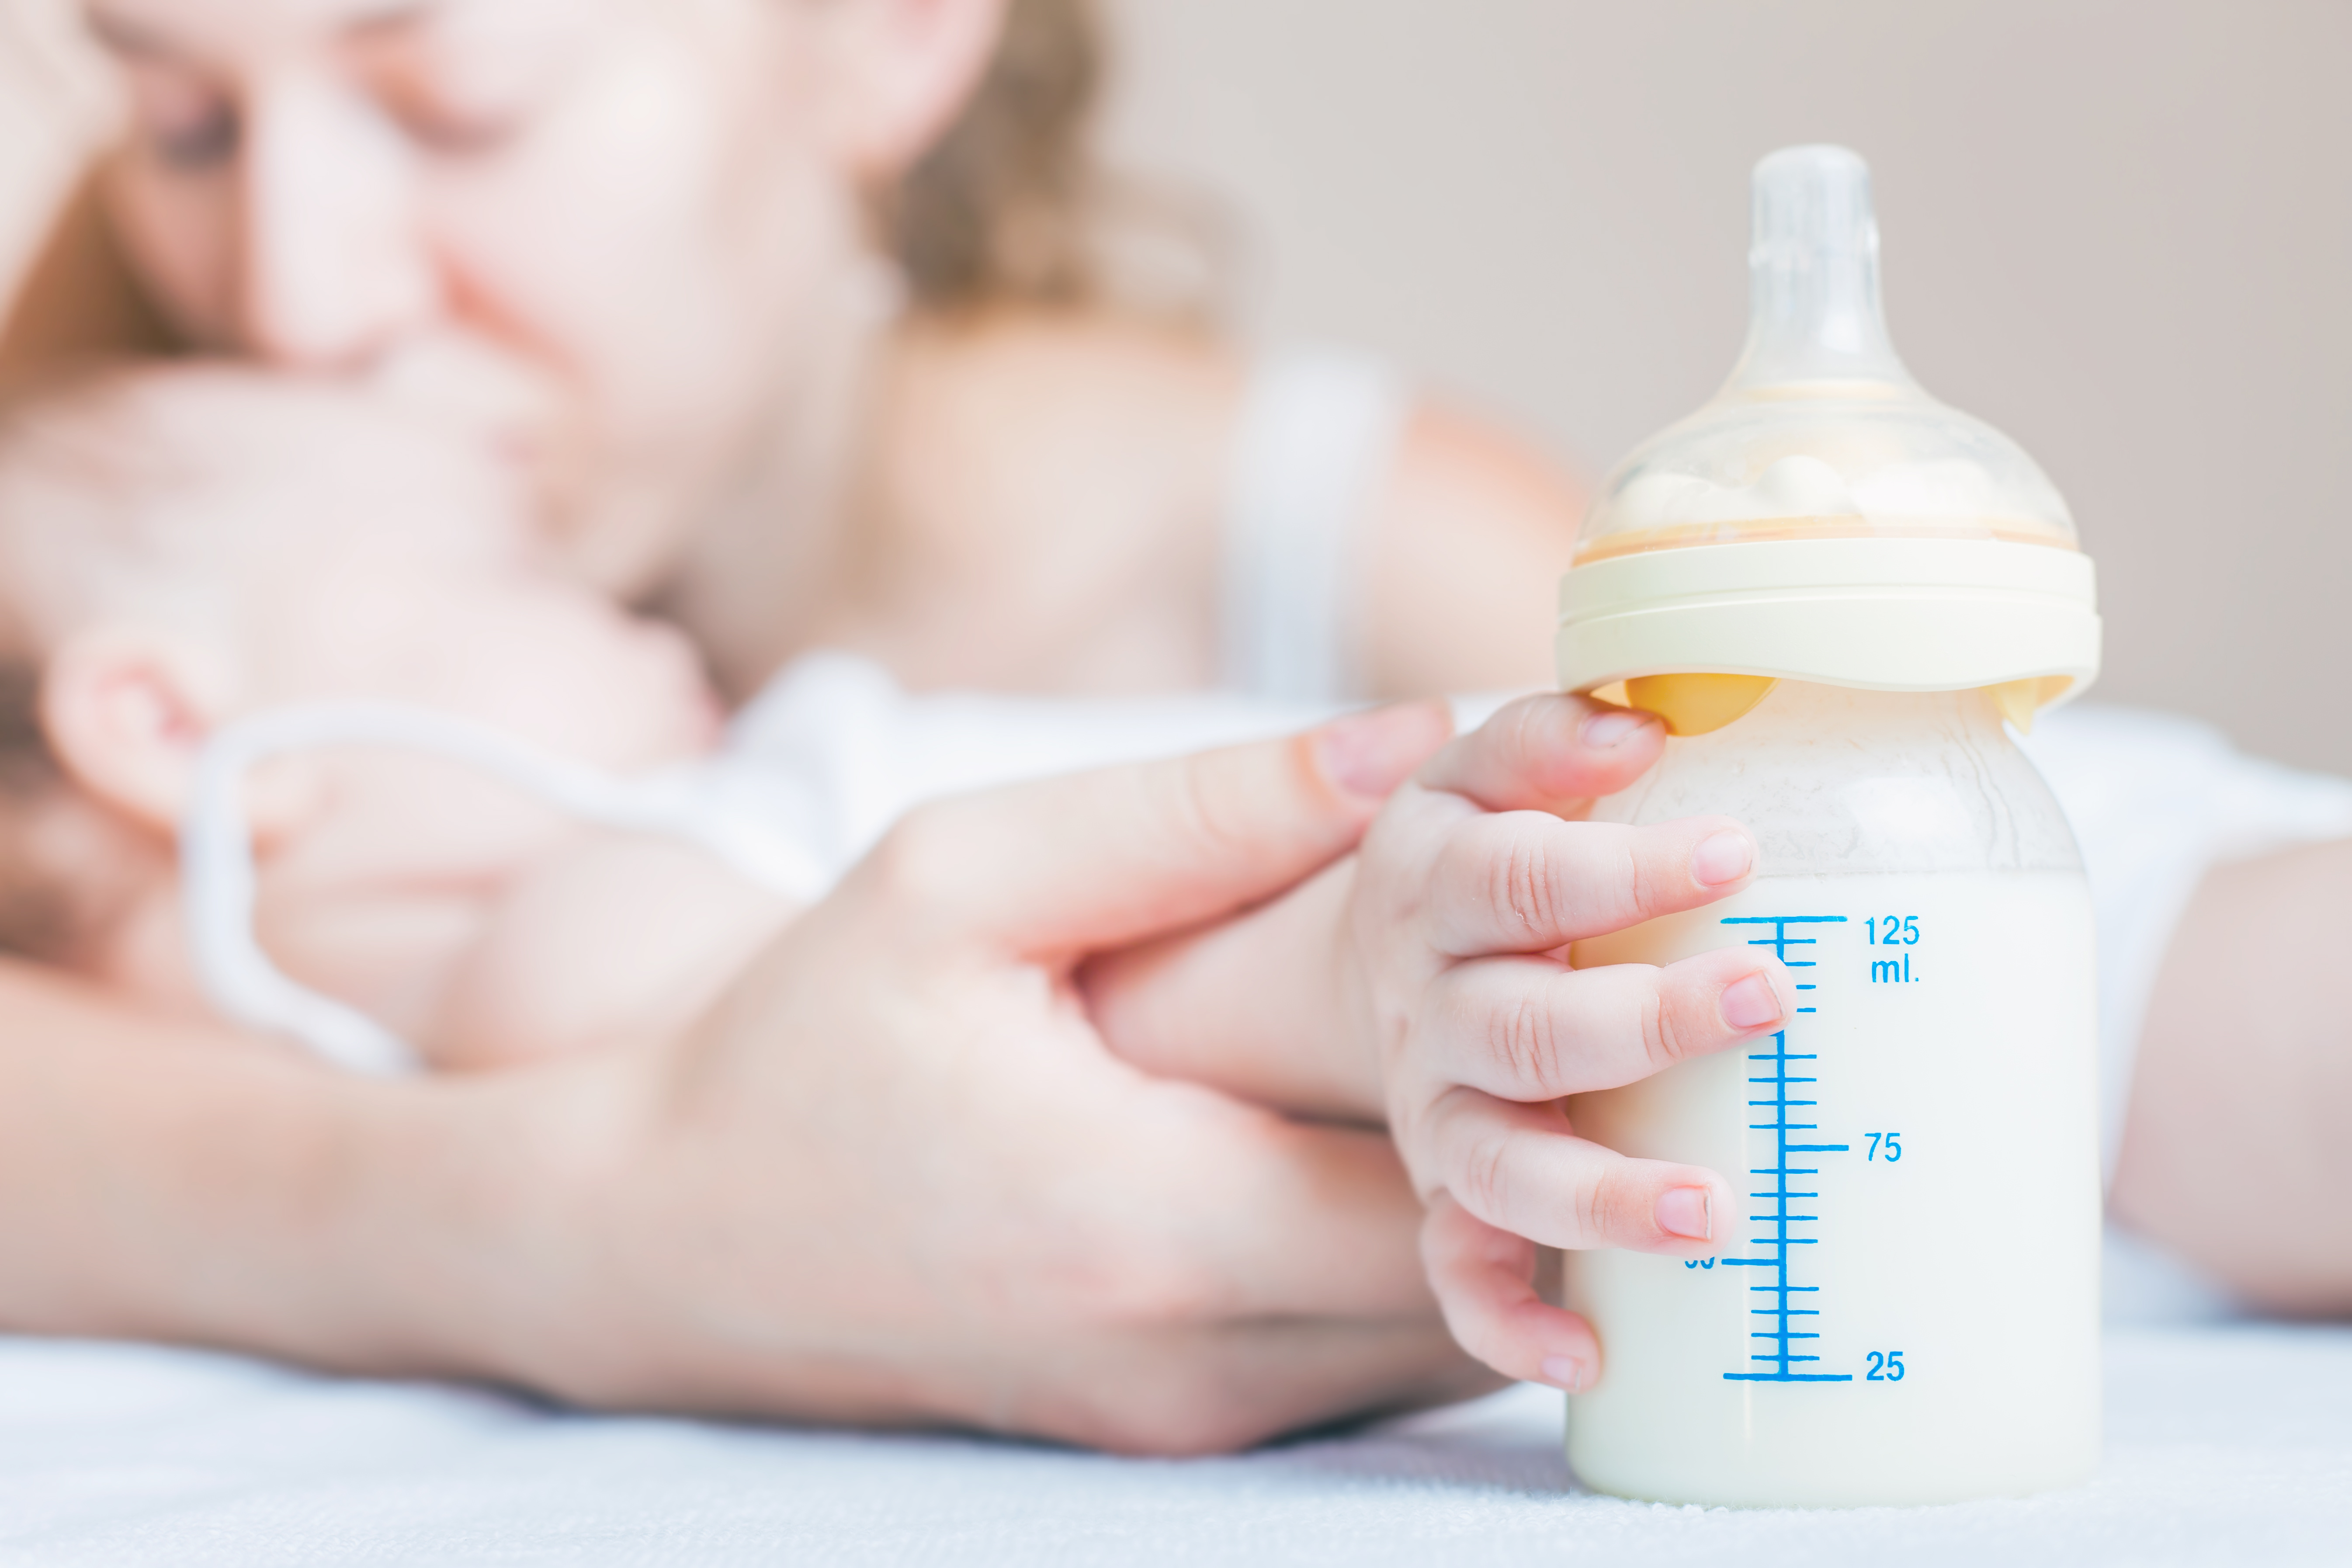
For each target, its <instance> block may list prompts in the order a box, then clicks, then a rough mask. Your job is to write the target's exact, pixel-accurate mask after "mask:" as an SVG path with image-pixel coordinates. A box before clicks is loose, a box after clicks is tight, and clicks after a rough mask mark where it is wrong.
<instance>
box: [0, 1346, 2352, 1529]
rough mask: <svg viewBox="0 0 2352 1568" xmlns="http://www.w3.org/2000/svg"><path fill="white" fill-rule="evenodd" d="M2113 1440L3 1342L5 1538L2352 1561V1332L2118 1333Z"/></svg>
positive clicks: (1533, 1405) (1, 1502)
mask: <svg viewBox="0 0 2352 1568" xmlns="http://www.w3.org/2000/svg"><path fill="white" fill-rule="evenodd" d="M2107 1375H2108V1394H2107V1411H2108V1438H2107V1460H2106V1466H2105V1469H2104V1471H2103V1472H2102V1473H2101V1475H2100V1476H2099V1478H2098V1479H2097V1480H2096V1481H2095V1482H2094V1483H2093V1484H2092V1485H2090V1486H2088V1487H2084V1488H2082V1489H2077V1490H2074V1491H2069V1492H2062V1493H2057V1494H2053V1495H2051V1496H2046V1497H2041V1498H2032V1499H2027V1500H2019V1501H2004V1502H1983V1503H1970V1504H1965V1505H1961V1506H1958V1507H1950V1508H1937V1509H1920V1510H1892V1509H1871V1510H1859V1511H1854V1512H1846V1513H1794V1512H1786V1513H1783V1512H1732V1511H1728V1510H1702V1509H1685V1508H1662V1507H1652V1506H1648V1505H1644V1504H1639V1503H1627V1502H1620V1501H1616V1500H1611V1499H1606V1498H1598V1497H1592V1496H1589V1495H1585V1494H1582V1493H1580V1492H1578V1491H1576V1490H1575V1489H1573V1488H1572V1486H1571V1484H1570V1480H1569V1478H1568V1476H1567V1473H1566V1470H1565V1468H1564V1467H1563V1465H1562V1463H1561V1460H1560V1457H1559V1432H1560V1408H1559V1396H1558V1395H1556V1394H1549V1393H1546V1392H1544V1391H1542V1390H1539V1389H1534V1388H1519V1389H1515V1390H1512V1391H1509V1392H1507V1393H1505V1394H1497V1395H1496V1396H1495V1397H1493V1398H1491V1399H1487V1400H1483V1401H1480V1402H1478V1403H1476V1404H1475V1405H1462V1406H1459V1407H1456V1408H1454V1409H1452V1410H1446V1411H1440V1412H1436V1413H1433V1414H1431V1415H1421V1416H1416V1417H1412V1418H1411V1419H1409V1420H1405V1421H1400V1422H1393V1423H1390V1424H1388V1425H1386V1426H1381V1427H1376V1428H1373V1429H1370V1430H1368V1431H1365V1432H1361V1433H1357V1434H1353V1435H1349V1436H1338V1437H1331V1438H1327V1439H1322V1440H1318V1441H1312V1442H1302V1443H1296V1444H1291V1445H1287V1446H1285V1447H1277V1448H1272V1449H1267V1450H1265V1451H1263V1452H1260V1453H1256V1454H1251V1455H1247V1456H1244V1457H1241V1458H1229V1459H1210V1460H1195V1461H1190V1462H1184V1463H1147V1462H1139V1461H1135V1460H1122V1459H1112V1458H1101V1457H1098V1456H1095V1455H1087V1454H1076V1453H1069V1452H1065V1451H1061V1450H1057V1449H1049V1448H1039V1447H1023V1446H1019V1445H1014V1444H1003V1443H990V1442H983V1441H978V1440H964V1439H955V1438H942V1437H879V1436H856V1435H850V1434H842V1433H832V1432H810V1431H793V1430H778V1429H763V1428H756V1427H745V1426H731V1427H730V1426H713V1425H705V1424H700V1423H695V1422H685V1421H655V1420H619V1419H610V1418H599V1417H591V1416H582V1415H567V1414H561V1413H555V1412H551V1411H548V1410H545V1409H542V1408H540V1407H537V1406H534V1405H529V1404H525V1403H520V1402H517V1401H512V1400H509V1399H505V1398H500V1397H497V1396H494V1395H490V1394H480V1393H476V1392H471V1391H466V1390H456V1389H446V1388H432V1387H404V1386H394V1385H387V1384H368V1383H340V1382H333V1381H329V1380H322V1379H317V1378H311V1377H307V1376H304V1375H301V1374H299V1373H291V1372H287V1371H284V1370H282V1369H279V1368H276V1367H271V1366H268V1365H264V1364H261V1363H253V1362H247V1361H241V1360H237V1359H236V1358H232V1357H226V1356H213V1355H203V1354H194V1353H189V1352H173V1351H165V1350H155V1349H148V1348H142V1347H136V1346H117V1345H90V1344H78V1343H67V1344H58V1343H40V1342H26V1341H0V1562H6V1563H11V1564H14V1563H33V1564H47V1563H61V1564H62V1563H90V1564H104V1565H106V1568H137V1565H140V1564H146V1563H154V1564H170V1565H172V1568H196V1565H200V1564H207V1563H223V1564H235V1565H236V1568H267V1565H269V1564H276V1563H302V1564H319V1563H402V1564H406V1563H501V1564H515V1563H562V1564H565V1565H567V1568H601V1565H604V1564H624V1563H625V1564H633V1565H634V1564H656V1563H658V1564H672V1563H675V1564H692V1565H696V1568H704V1565H721V1564H730V1563H825V1564H834V1563H840V1564H863V1563H925V1564H934V1563H936V1564H950V1565H952V1564H965V1563H970V1564H982V1563H985V1564H1021V1565H1024V1568H1027V1565H1033V1564H1059V1563H1118V1564H1123V1565H1125V1564H1156V1563H1186V1564H1192V1563H1213V1564H1249V1563H1335V1564H1347V1565H1349V1568H1362V1565H1365V1564H1374V1563H1412V1564H1449V1563H1465V1564H1468V1563H1476V1564H1480V1565H1482V1568H1483V1565H1488V1564H1496V1563H1546V1564H1549V1563H1609V1564H1633V1563H1641V1564H1649V1563H1738V1564H1739V1565H1740V1568H1774V1565H1776V1564H1781V1563H1788V1564H1800V1563H1801V1564H1805V1565H1807V1568H1821V1565H1823V1564H1831V1565H1835V1564H1847V1563H1851V1564H1854V1565H1855V1568H1889V1565H1890V1564H1900V1565H1901V1568H1934V1565H1937V1564H1945V1563H1950V1564H1963V1563H1965V1564H1969V1565H1970V1568H1985V1565H1996V1568H2034V1565H2039V1564H2065V1565H2067V1568H2083V1565H2090V1564H2105V1563H2116V1564H2133V1565H2136V1568H2137V1565H2147V1564H2164V1563H2216V1564H2221V1563H2229V1564H2239V1563H2333V1564H2343V1563H2352V1331H2347V1330H2323V1329H2294V1328H2283V1327H2269V1326H2250V1325H2243V1324H2232V1325H2209V1326H2202V1327H2194V1328H2170V1329H2151V1328H2137V1329H2119V1330H2117V1331H2116V1332H2115V1334H2114V1335H2113V1337H2112V1338H2111V1339H2110V1342H2109V1344H2108V1350H2107Z"/></svg>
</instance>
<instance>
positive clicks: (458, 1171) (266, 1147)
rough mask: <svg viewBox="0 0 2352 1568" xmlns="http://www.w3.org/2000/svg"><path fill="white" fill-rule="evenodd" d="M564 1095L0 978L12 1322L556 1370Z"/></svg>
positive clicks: (425, 1364)
mask: <svg viewBox="0 0 2352 1568" xmlns="http://www.w3.org/2000/svg"><path fill="white" fill-rule="evenodd" d="M551 1076H552V1075H551ZM575 1076H576V1075H575ZM566 1092H567V1090H566V1089H563V1088H562V1087H560V1086H558V1085H555V1084H552V1083H549V1082H542V1081H541V1080H540V1079H538V1078H537V1077H536V1076H535V1075H527V1074H520V1073H517V1074H509V1075H501V1076H499V1077H486V1078H478V1079H425V1080H415V1081H408V1082H397V1083H385V1082H379V1081H372V1080H367V1079H357V1078H352V1077H349V1076H346V1075H343V1074H340V1073H335V1072H331V1071H328V1070H326V1069H323V1068H320V1067H318V1066H316V1065H314V1064H312V1063H311V1062H310V1061H308V1060H306V1059H304V1058H299V1057H297V1056H294V1055H292V1054H290V1053H287V1052H281V1051H278V1050H277V1049H274V1048H272V1047H266V1046H260V1045H257V1044H255V1043H254V1042H252V1041H249V1040H247V1039H244V1038H242V1037H237V1036H236V1035H233V1034H230V1033H228V1032H226V1031H225V1030H220V1029H216V1028H213V1027H210V1026H202V1025H191V1024H187V1023H184V1022H180V1021H177V1020H171V1019H163V1018H160V1017H157V1016H152V1015H149V1014H144V1013H140V1012H136V1011H133V1010H131V1009H129V1008H126V1007H124V1006H121V1005H119V1004H116V1003H114V1002H112V1001H111V1000H110V999H109V998H107V997H105V996H103V995H101V994H97V993H95V992H92V991H89V989H87V988H86V987H83V986H81V985H79V984H76V983H74V982H71V981H68V980H64V979H60V978H56V977H52V976H49V975H47V974H44V973H40V972H38V971H36V970H32V969H28V968H26V967H24V966H22V965H15V964H10V965H6V966H5V967H0V1256H5V1259H6V1265H5V1268H0V1327H5V1328H7V1329H11V1330H15V1331H23V1332H34V1333H52V1334H76V1335H100V1336H130V1337H139V1338H148V1339H159V1340H165V1341H173V1342H187V1343H199V1344H207V1345H216V1346H223V1347H227V1348H233V1349H238V1350H245V1351H253V1352H263V1353H267V1354H271V1355H277V1356H282V1357H287V1358H290V1359H294V1360H299V1361H302V1362H306V1363H311V1364H314V1365H319V1366H322V1367H328V1368H332V1369H336V1370H342V1371H352V1372H368V1373H445V1374H457V1375H471V1376H483V1377H492V1378H513V1379H519V1380H526V1381H540V1380H541V1369H542V1368H544V1367H547V1366H548V1365H549V1364H550V1363H551V1360H552V1358H556V1357H560V1356H561V1355H562V1353H563V1351H564V1347H562V1345H560V1344H555V1343H551V1342H548V1340H547V1338H546V1335H545V1328H546V1325H547V1322H548V1320H549V1317H550V1316H551V1314H549V1313H548V1312H546V1311H545V1310H544V1298H545V1294H546V1292H547V1291H548V1290H549V1289H551V1288H555V1287H558V1286H560V1285H561V1284H562V1271H561V1270H560V1269H557V1270H554V1271H552V1272H550V1271H548V1270H547V1269H545V1268H543V1265H545V1264H546V1263H548V1262H549V1261H550V1260H549V1259H547V1258H544V1257H542V1256H541V1255H540V1254H539V1253H538V1252H537V1251H536V1250H535V1249H536V1248H541V1247H547V1246H549V1245H551V1242H552V1241H553V1240H554V1239H555V1238H556V1237H557V1236H558V1234H559V1233H560V1231H561V1227H560V1226H548V1225H546V1224H545V1223H543V1221H544V1219H545V1217H546V1216H547V1215H549V1214H551V1213H555V1212H560V1211H561V1210H562V1209H563V1208H564V1207H565V1206H566V1205H565V1201H564V1199H563V1198H562V1195H561V1194H562V1190H563V1184H564V1181H565V1178H566V1176H567V1174H568V1173H569V1170H570V1163H569V1162H568V1160H567V1156H566V1155H565V1154H564V1152H563V1148H564V1147H588V1146H590V1145H589V1144H587V1143H585V1142H580V1143H572V1142H566V1140H567V1138H568V1134H566V1133H564V1132H563V1131H562V1130H563V1129H564V1128H565V1126H566V1123H565V1122H564V1121H562V1119H561V1118H560V1117H558V1118H551V1117H549V1116H548V1115H547V1114H546V1111H547V1109H548V1106H549V1104H550V1102H551V1100H559V1101H560V1100H561V1098H562V1095H563V1094H564V1093H566Z"/></svg>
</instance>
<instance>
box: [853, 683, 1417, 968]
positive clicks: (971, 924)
mask: <svg viewBox="0 0 2352 1568" xmlns="http://www.w3.org/2000/svg"><path fill="white" fill-rule="evenodd" d="M1452 730H1453V718H1452V715H1451V713H1450V712H1449V711H1448V710H1447V709H1446V707H1445V705H1444V703H1442V702H1420V703H1403V704H1399V705H1396V706H1393V707H1389V708H1381V709H1375V710H1371V711H1369V712H1364V713H1356V714H1350V715H1349V716H1348V717H1347V718H1344V719H1340V720H1337V721H1334V722H1332V723H1329V724H1326V725H1324V726H1323V727H1322V728H1320V729H1318V730H1314V731H1308V732H1307V733H1306V734H1304V735H1297V736H1293V737H1291V738H1289V739H1286V740H1279V741H1265V742H1257V743H1255V744H1251V745H1243V746H1232V747H1228V748H1226V749H1224V750H1223V751H1216V752H1202V753H1201V754H1199V755H1197V756H1190V757H1178V758H1173V759H1171V760H1168V761H1164V762H1152V763H1135V764H1131V765H1129V766H1126V767H1118V768H1106V769H1103V770H1101V771H1099V772H1097V773H1080V774H1076V775H1073V776H1070V777H1066V778H1055V779H1045V780H1041V781H1036V782H1033V783H1026V784H1012V785H1007V786H1005V787H1003V788H1001V789H996V790H991V791H987V792H984V793H982V794H977V795H967V796H963V797H961V798H958V799H953V800H948V801H942V802H939V803H936V804H934V805H927V806H923V807H920V808H919V809H918V810H916V811H914V812H912V813H910V814H908V816H907V817H906V818H905V819H904V820H903V821H902V822H900V824H899V825H898V826H897V827H896V828H894V829H893V830H892V831H891V833H890V835H889V837H887V838H886V839H885V840H884V841H883V843H882V844H881V846H879V847H877V849H876V850H875V852H874V853H873V854H872V855H870V856H868V857H867V858H866V860H865V861H864V862H863V863H861V864H860V866H859V867H858V868H857V870H856V872H855V873H853V880H852V882H851V884H849V886H850V887H851V888H853V889H869V890H870V889H877V888H878V889H879V890H880V892H881V894H882V896H883V898H884V900H885V907H886V909H887V915H888V918H889V919H890V920H891V921H892V922H893V923H894V924H895V925H896V926H898V928H899V929H900V930H901V931H907V930H909V929H911V930H914V931H921V932H925V933H929V934H931V935H934V936H937V937H941V938H945V939H947V940H950V941H966V942H969V941H972V940H975V939H976V940H978V941H980V942H984V943H985V944H987V945H989V946H991V947H993V948H996V949H998V950H1000V951H1003V952H1011V953H1013V954H1017V955H1020V956H1024V957H1045V956H1049V955H1059V954H1068V953H1084V952H1104V951H1107V950H1109V949H1112V948H1118V947H1124V946H1126V945H1128V944H1129V943H1131V942H1139V941H1142V940H1144V939H1146V938H1149V937H1153V936H1158V935H1160V934H1162V933H1164V932H1167V931H1174V930H1177V929H1179V928H1181V927H1183V926H1188V925H1192V924H1195V923H1197V922H1199V921H1207V920H1213V919H1215V918H1217V917H1219V916H1221V915H1224V914H1229V913H1231V912H1233V911H1234V910H1238V909H1242V908H1245V907H1246V906H1248V905H1251V904H1254V903H1256V902H1258V901H1259V900H1263V899H1265V898H1267V897H1268V896H1270V895H1272V894H1275V893H1277V892H1280V891H1281V890H1282V889H1286V888H1288V887H1290V886H1291V885H1292V884H1294V883H1296V882H1297V881H1299V880H1301V879H1304V878H1306V877H1307V876H1309V875H1311V874H1313V873H1314V872H1315V871H1317V870H1318V869H1319V868H1322V867H1323V866H1325V865H1328V863H1329V862H1330V861H1332V860H1333V859H1335V858H1338V857H1339V856H1340V855H1343V854H1345V853H1347V852H1348V851H1349V849H1352V848H1353V847H1355V845H1356V841H1357V839H1358V838H1359V837H1361V836H1362V834H1363V830H1364V827H1365V826H1366V825H1367V824H1368V823H1370V821H1371V819H1372V816H1373V815H1374V814H1375V813H1377V812H1378V811H1379V809H1380V807H1381V803H1382V802H1383V801H1384V800H1385V799H1387V797H1388V795H1389V794H1390V792H1391V790H1393V789H1394V788H1395V787H1396V786H1397V784H1399V783H1401V782H1402V780H1403V779H1405V778H1406V777H1407V776H1409V775H1410V774H1411V773H1412V770H1413V769H1414V768H1416V767H1417V766H1419V765H1420V764H1421V763H1422V762H1423V759H1425V758H1426V757H1428V756H1429V754H1430V753H1431V752H1433V751H1435V750H1436V749H1437V748H1438V747H1439V746H1440V745H1442V744H1443V743H1444V741H1445V738H1446V736H1447V735H1448V734H1450V733H1451V732H1452Z"/></svg>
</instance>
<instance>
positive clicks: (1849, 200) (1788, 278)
mask: <svg viewBox="0 0 2352 1568" xmlns="http://www.w3.org/2000/svg"><path fill="white" fill-rule="evenodd" d="M1752 189H1753V202H1754V215H1755V216H1754V230H1753V234H1754V237H1753V238H1752V240H1751V241H1750V243H1749V245H1748V342H1747V346H1746V347H1745V349H1743V350H1742V352H1741V353H1740V356H1739V363H1738V366H1737V368H1735V369H1734V370H1733V371H1732V373H1731V382H1730V387H1729V388H1727V390H1743V391H1744V390H1752V389H1760V388H1763V387H1768V386H1778V385H1785V384H1788V383H1790V382H1806V381H1816V382H1817V381H1876V382H1892V383H1895V384H1899V385H1906V386H1907V385H1910V384H1912V381H1911V375H1910V373H1909V372H1908V371H1906V370H1905V369H1904V368H1903V362H1902V361H1901V360H1900V359H1898V358H1897V357H1896V356H1895V345H1894V343H1893V342H1892V341H1891V340H1890V339H1889V338H1888V337H1887V335H1886V312H1885V307H1884V306H1883V305H1882V304H1881V303H1880V300H1879V292H1878V216H1877V214H1876V212H1875V211H1874V210H1873V208H1872V205H1871V197H1870V165H1869V164H1867V163H1864V162H1863V161H1862V159H1861V158H1859V157H1858V156H1856V155H1855V154H1854V153H1850V152H1848V151H1847V150H1846V149H1845V148H1843V147H1829V146H1809V147H1785V148H1783V149H1781V150H1780V152H1778V153H1773V154H1772V155H1771V156H1770V157H1769V158H1767V159H1765V160H1764V161H1763V162H1762V163H1759V164H1758V165H1757V166H1756V174H1755V180H1754V184H1753V187H1752Z"/></svg>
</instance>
